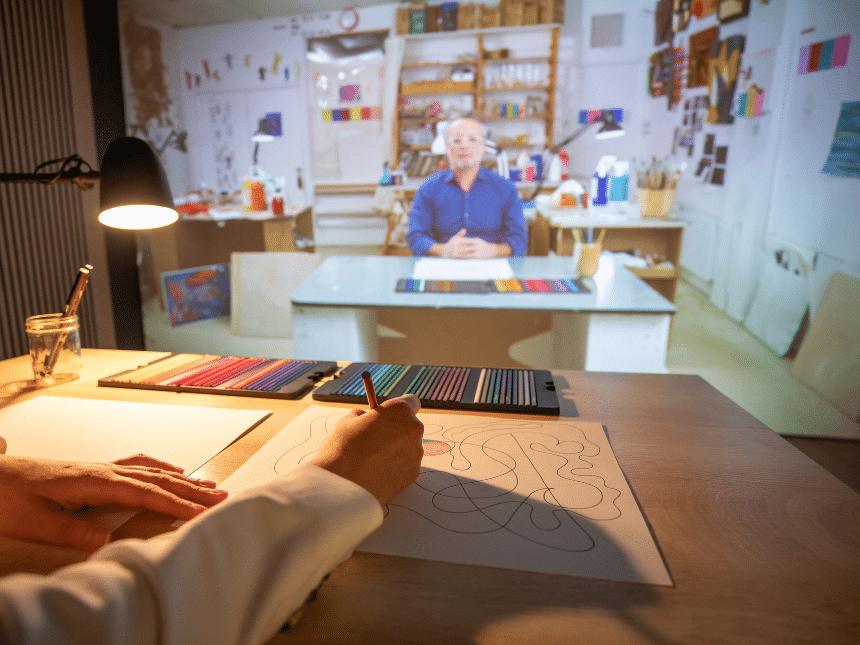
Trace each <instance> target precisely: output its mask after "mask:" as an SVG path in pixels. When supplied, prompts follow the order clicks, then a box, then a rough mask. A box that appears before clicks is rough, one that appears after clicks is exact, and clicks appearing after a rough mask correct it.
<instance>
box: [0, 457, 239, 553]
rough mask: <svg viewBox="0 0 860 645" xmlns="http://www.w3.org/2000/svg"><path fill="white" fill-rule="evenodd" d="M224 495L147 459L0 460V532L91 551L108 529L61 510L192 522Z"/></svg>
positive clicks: (104, 539) (101, 542) (107, 536)
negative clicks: (131, 512)
mask: <svg viewBox="0 0 860 645" xmlns="http://www.w3.org/2000/svg"><path fill="white" fill-rule="evenodd" d="M226 497H227V491H222V490H218V489H217V488H216V485H215V483H214V482H210V481H203V480H197V479H191V478H189V477H186V476H185V475H183V474H182V469H181V468H177V467H176V466H172V465H171V464H168V463H166V462H164V461H161V460H159V459H154V458H152V457H148V456H146V455H135V456H133V457H126V458H124V459H118V460H117V461H115V462H113V463H108V464H99V463H78V462H71V461H53V460H49V459H31V458H28V457H13V456H9V455H4V456H0V534H3V535H6V536H9V537H13V538H17V539H21V540H33V541H37V542H47V543H49V544H55V545H57V546H65V547H69V548H73V549H78V550H80V551H86V552H88V553H91V552H93V551H95V550H96V549H98V548H99V547H101V546H103V545H104V544H105V543H106V542H107V541H108V540H109V539H110V529H109V528H108V527H107V526H105V525H104V524H102V523H100V522H97V521H95V520H90V519H87V518H83V517H77V516H75V515H72V514H70V513H64V512H63V510H72V509H79V508H82V507H84V506H104V505H107V504H119V505H122V506H129V507H134V508H137V507H142V508H147V509H150V510H152V511H156V512H159V513H165V514H167V515H172V516H174V517H177V518H179V519H183V520H190V519H191V518H193V517H195V516H196V515H199V514H200V513H202V512H203V511H205V510H206V509H207V508H209V507H210V506H214V505H215V504H217V503H218V502H220V501H222V500H224V499H226Z"/></svg>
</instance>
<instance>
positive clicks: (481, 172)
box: [442, 166, 489, 185]
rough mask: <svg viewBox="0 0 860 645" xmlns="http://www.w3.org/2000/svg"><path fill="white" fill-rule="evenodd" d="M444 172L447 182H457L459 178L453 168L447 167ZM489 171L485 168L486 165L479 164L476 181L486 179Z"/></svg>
mask: <svg viewBox="0 0 860 645" xmlns="http://www.w3.org/2000/svg"><path fill="white" fill-rule="evenodd" d="M442 172H443V173H445V174H444V177H445V181H446V182H447V183H449V184H457V178H456V177H455V176H454V171H453V170H451V169H450V168H445V170H443V171H442ZM487 172H489V170H488V169H487V168H484V166H478V174H477V175H476V176H475V181H478V180H480V181H484V180H485V179H486V178H487V175H486V173H487ZM457 185H459V184H457Z"/></svg>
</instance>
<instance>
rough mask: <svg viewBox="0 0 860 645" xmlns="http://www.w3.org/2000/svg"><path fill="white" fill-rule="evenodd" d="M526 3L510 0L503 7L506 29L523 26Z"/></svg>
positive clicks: (519, 0)
mask: <svg viewBox="0 0 860 645" xmlns="http://www.w3.org/2000/svg"><path fill="white" fill-rule="evenodd" d="M525 4H526V3H525V2H523V1H522V0H508V1H507V2H505V3H504V5H499V6H502V7H503V8H502V11H503V12H504V17H503V19H502V20H503V23H502V24H504V25H505V26H506V27H519V26H521V25H522V24H523V13H524V12H525Z"/></svg>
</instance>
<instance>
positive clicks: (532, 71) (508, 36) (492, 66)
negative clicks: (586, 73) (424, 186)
mask: <svg viewBox="0 0 860 645" xmlns="http://www.w3.org/2000/svg"><path fill="white" fill-rule="evenodd" d="M559 27H560V26H559V24H557V23H552V24H537V25H527V26H516V27H489V28H486V29H460V30H457V31H440V32H432V33H425V34H404V35H402V36H400V37H401V38H403V40H404V53H403V63H402V65H401V67H400V90H399V96H398V109H397V115H396V117H395V119H394V124H393V138H394V143H395V157H396V160H397V161H396V162H395V163H394V164H392V165H394V166H396V167H401V168H403V167H407V168H409V169H410V170H409V172H408V174H409V175H410V176H416V172H415V168H423V169H425V170H428V171H431V172H432V171H435V169H436V167H437V164H436V163H433V164H428V163H422V162H421V161H422V160H421V158H420V157H421V156H426V155H429V154H431V152H430V144H431V143H432V141H433V139H434V138H435V136H436V124H437V123H439V122H440V121H448V120H451V119H453V118H456V117H457V116H459V115H461V114H464V113H467V112H474V113H477V114H479V115H481V119H482V120H483V121H484V122H485V123H486V124H487V125H488V130H490V136H491V137H492V138H493V140H494V141H496V142H497V143H498V142H503V143H502V148H512V149H515V150H519V149H523V148H536V147H539V148H544V147H550V146H552V145H553V124H554V121H555V118H554V117H555V93H556V66H557V62H558V39H559ZM509 144H510V145H509ZM418 176H423V175H420V174H419V175H418Z"/></svg>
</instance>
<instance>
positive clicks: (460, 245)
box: [439, 228, 472, 258]
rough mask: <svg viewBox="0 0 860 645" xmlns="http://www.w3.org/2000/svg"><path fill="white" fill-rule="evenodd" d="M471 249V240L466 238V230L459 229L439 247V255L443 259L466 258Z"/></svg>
mask: <svg viewBox="0 0 860 645" xmlns="http://www.w3.org/2000/svg"><path fill="white" fill-rule="evenodd" d="M471 247H472V240H471V238H468V237H466V229H464V228H461V229H460V230H459V231H457V232H456V233H455V234H454V235H452V236H451V238H450V239H449V240H448V241H447V242H445V243H444V244H440V245H439V255H440V257H443V258H467V257H469V255H468V254H469V252H470V249H471Z"/></svg>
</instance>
